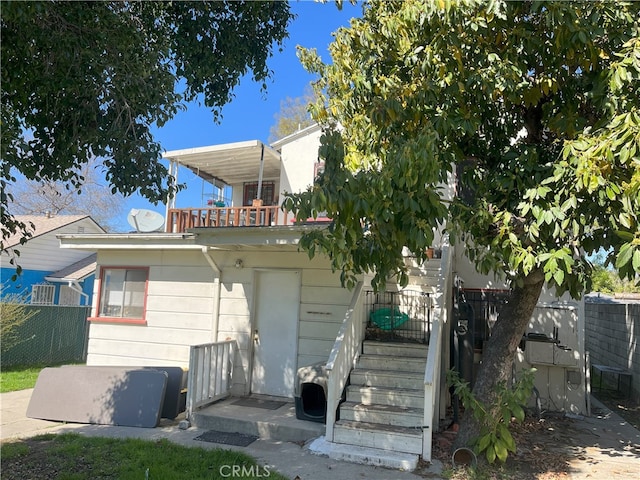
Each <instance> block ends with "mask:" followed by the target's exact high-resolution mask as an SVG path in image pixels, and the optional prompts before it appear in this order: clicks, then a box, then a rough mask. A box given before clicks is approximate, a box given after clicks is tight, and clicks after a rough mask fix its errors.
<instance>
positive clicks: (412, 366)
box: [357, 353, 427, 374]
mask: <svg viewBox="0 0 640 480" xmlns="http://www.w3.org/2000/svg"><path fill="white" fill-rule="evenodd" d="M426 364H427V357H426V355H425V357H424V358H415V357H396V356H386V355H372V354H367V353H365V354H362V355H360V359H359V360H358V365H357V367H358V368H361V369H365V370H371V369H373V370H391V371H396V372H414V373H423V374H424V369H425V367H426Z"/></svg>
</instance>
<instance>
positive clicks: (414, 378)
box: [350, 368, 424, 389]
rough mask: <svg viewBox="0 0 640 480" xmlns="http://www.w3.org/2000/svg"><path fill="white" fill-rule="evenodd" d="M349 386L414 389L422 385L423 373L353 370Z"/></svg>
mask: <svg viewBox="0 0 640 480" xmlns="http://www.w3.org/2000/svg"><path fill="white" fill-rule="evenodd" d="M350 383H351V385H362V386H364V387H387V388H409V389H412V388H415V389H419V388H420V387H421V386H422V385H423V383H424V372H420V373H418V372H394V371H391V370H378V369H363V368H354V369H353V370H352V371H351V381H350Z"/></svg>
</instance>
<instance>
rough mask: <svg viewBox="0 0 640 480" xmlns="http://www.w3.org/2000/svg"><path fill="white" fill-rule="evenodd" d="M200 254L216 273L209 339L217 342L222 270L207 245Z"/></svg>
mask: <svg viewBox="0 0 640 480" xmlns="http://www.w3.org/2000/svg"><path fill="white" fill-rule="evenodd" d="M202 255H204V258H205V259H206V260H207V263H209V265H210V266H211V269H212V270H213V271H214V273H215V274H216V277H215V279H214V280H213V320H212V322H211V323H212V324H211V341H212V342H217V341H218V323H219V321H220V291H221V288H222V285H221V283H220V277H221V275H222V272H221V270H220V267H218V265H217V264H216V262H215V261H214V260H213V258H211V255H210V254H209V248H208V247H202Z"/></svg>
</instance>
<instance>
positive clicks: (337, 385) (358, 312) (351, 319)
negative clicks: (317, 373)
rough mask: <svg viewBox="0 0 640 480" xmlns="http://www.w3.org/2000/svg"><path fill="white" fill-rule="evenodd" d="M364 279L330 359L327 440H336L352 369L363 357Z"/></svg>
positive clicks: (355, 293) (344, 321) (358, 286)
mask: <svg viewBox="0 0 640 480" xmlns="http://www.w3.org/2000/svg"><path fill="white" fill-rule="evenodd" d="M363 291H364V289H363V288H362V282H359V283H358V285H356V288H355V290H354V292H353V297H352V299H351V304H350V305H349V309H348V310H347V313H346V315H345V317H344V320H343V321H342V326H341V327H340V331H339V332H338V336H337V337H336V341H335V343H334V344H333V348H332V349H331V353H330V354H329V361H328V362H327V367H326V368H327V374H328V376H329V381H328V384H327V390H328V392H327V420H326V433H325V439H326V440H327V441H329V442H333V427H334V424H335V422H336V410H337V409H338V405H339V403H340V399H341V398H342V391H343V390H344V387H345V385H346V384H347V379H348V378H349V374H350V373H351V370H352V369H353V367H354V366H355V365H356V362H357V361H358V358H359V357H360V350H361V345H362V340H363V339H364V332H365V316H364V298H363Z"/></svg>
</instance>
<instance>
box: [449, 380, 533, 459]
mask: <svg viewBox="0 0 640 480" xmlns="http://www.w3.org/2000/svg"><path fill="white" fill-rule="evenodd" d="M534 380H535V368H533V369H529V370H523V371H522V376H521V377H520V379H519V380H517V381H516V382H515V383H514V384H513V385H512V386H511V387H510V388H508V387H507V386H506V385H505V384H504V383H500V384H498V385H496V386H495V388H496V401H495V402H494V403H493V404H492V405H491V406H487V405H485V404H483V403H482V402H481V401H479V400H478V399H477V398H476V397H475V396H474V395H473V393H472V392H471V389H470V388H469V384H468V383H467V382H464V381H462V380H461V379H460V377H459V375H458V373H457V372H455V371H454V370H449V371H448V372H447V381H448V383H449V384H450V385H452V386H453V387H454V394H455V395H458V396H459V398H460V400H461V401H462V404H463V405H464V408H466V409H470V410H471V411H472V413H473V416H474V417H475V418H476V420H478V421H479V422H480V424H481V430H480V436H479V437H478V439H477V440H476V444H475V451H476V453H479V454H480V453H484V455H485V456H486V458H487V461H488V462H489V463H494V462H495V461H496V460H498V461H500V462H501V463H504V462H505V461H506V460H507V457H508V456H509V452H511V453H515V452H516V442H515V440H514V439H513V436H512V435H511V433H510V432H509V425H510V424H511V422H512V420H515V421H517V422H522V421H524V417H525V411H524V406H526V404H527V401H528V400H529V398H530V397H531V393H532V392H533V383H534Z"/></svg>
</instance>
